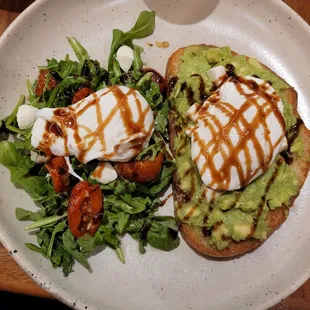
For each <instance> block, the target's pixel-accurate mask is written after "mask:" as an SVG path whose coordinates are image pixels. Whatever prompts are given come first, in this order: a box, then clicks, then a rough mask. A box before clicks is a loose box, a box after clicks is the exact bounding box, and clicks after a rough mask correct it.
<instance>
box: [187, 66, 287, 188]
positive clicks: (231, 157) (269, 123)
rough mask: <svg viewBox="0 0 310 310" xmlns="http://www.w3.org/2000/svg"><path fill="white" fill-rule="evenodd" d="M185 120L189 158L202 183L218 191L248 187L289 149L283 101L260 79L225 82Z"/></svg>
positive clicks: (244, 78)
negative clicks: (194, 165)
mask: <svg viewBox="0 0 310 310" xmlns="http://www.w3.org/2000/svg"><path fill="white" fill-rule="evenodd" d="M219 72H221V76H223V70H219ZM187 117H188V118H189V119H190V120H191V121H193V122H194V125H193V126H191V127H189V128H188V129H187V134H188V135H189V136H190V137H191V157H192V159H193V161H194V162H195V163H196V165H197V168H198V171H199V174H200V176H201V179H202V181H203V182H204V183H205V184H206V185H207V186H208V187H209V188H210V189H213V190H216V191H228V190H236V189H240V188H242V187H245V186H247V185H248V184H249V183H250V182H251V181H253V180H254V179H255V178H257V177H259V176H260V175H261V174H263V173H264V172H265V171H266V170H267V169H268V168H269V166H270V165H271V163H272V162H273V160H274V159H275V157H276V156H277V154H279V153H280V152H281V151H283V150H285V149H286V148H287V140H286V137H285V121H284V117H283V102H282V100H281V98H280V96H279V95H278V94H277V93H276V91H275V90H274V88H273V87H272V86H271V85H270V84H269V83H267V82H264V81H263V80H261V79H259V78H255V77H250V76H245V77H229V78H227V79H226V80H225V81H223V82H222V84H221V85H220V87H219V88H218V89H217V90H216V91H215V92H214V93H213V94H212V95H211V96H210V97H209V98H208V99H207V100H206V101H205V102H204V103H203V104H202V105H201V104H197V103H196V104H194V105H192V106H191V107H190V108H189V110H188V111H187Z"/></svg>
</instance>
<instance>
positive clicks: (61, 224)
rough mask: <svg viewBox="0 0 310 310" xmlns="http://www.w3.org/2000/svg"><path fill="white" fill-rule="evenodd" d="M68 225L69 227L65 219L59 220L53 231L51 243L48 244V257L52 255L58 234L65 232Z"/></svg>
mask: <svg viewBox="0 0 310 310" xmlns="http://www.w3.org/2000/svg"><path fill="white" fill-rule="evenodd" d="M66 227H67V223H66V222H65V221H62V222H59V223H58V224H57V225H56V226H55V228H54V230H53V233H52V236H51V240H50V243H49V245H48V249H47V257H51V255H52V250H53V245H54V240H55V237H56V234H58V233H60V232H63V231H64V229H65V228H66Z"/></svg>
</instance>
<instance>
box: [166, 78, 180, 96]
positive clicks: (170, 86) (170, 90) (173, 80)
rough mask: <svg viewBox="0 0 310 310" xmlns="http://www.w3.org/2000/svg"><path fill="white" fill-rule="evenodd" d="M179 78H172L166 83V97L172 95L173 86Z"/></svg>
mask: <svg viewBox="0 0 310 310" xmlns="http://www.w3.org/2000/svg"><path fill="white" fill-rule="evenodd" d="M178 80H179V78H178V77H177V76H173V77H172V78H171V79H170V80H169V83H168V86H167V97H169V95H170V94H171V93H172V91H173V88H174V86H175V85H176V84H177V82H178Z"/></svg>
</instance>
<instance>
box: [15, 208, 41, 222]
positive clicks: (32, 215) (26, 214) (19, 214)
mask: <svg viewBox="0 0 310 310" xmlns="http://www.w3.org/2000/svg"><path fill="white" fill-rule="evenodd" d="M15 216H16V218H17V219H18V220H20V221H38V220H40V219H41V218H42V215H41V214H40V213H38V212H32V211H29V210H25V209H22V208H16V209H15Z"/></svg>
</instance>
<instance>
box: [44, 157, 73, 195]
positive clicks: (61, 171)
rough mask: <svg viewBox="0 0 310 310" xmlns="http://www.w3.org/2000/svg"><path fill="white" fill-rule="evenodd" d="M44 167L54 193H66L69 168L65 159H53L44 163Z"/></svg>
mask: <svg viewBox="0 0 310 310" xmlns="http://www.w3.org/2000/svg"><path fill="white" fill-rule="evenodd" d="M45 167H46V169H47V170H48V172H49V174H50V175H51V177H52V182H53V186H54V189H55V192H56V193H63V192H66V191H67V190H68V188H69V168H68V166H67V163H66V161H65V158H64V157H60V156H58V157H54V158H52V159H50V160H49V161H48V162H47V163H46V165H45Z"/></svg>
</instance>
